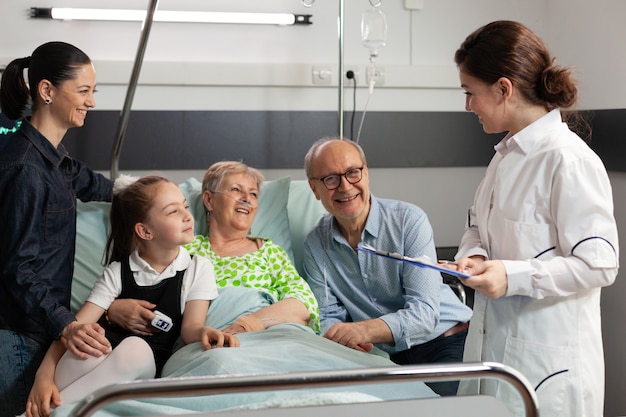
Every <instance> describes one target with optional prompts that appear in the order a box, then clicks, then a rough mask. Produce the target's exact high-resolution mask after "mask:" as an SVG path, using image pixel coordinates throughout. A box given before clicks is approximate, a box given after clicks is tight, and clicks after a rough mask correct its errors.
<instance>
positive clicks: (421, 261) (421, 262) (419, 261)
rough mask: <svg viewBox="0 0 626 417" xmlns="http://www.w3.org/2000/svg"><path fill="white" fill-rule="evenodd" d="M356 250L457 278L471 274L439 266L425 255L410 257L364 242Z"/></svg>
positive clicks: (467, 276)
mask: <svg viewBox="0 0 626 417" xmlns="http://www.w3.org/2000/svg"><path fill="white" fill-rule="evenodd" d="M357 250H360V251H361V252H366V253H371V254H373V255H377V256H382V257H385V258H389V259H393V260H395V261H400V262H404V263H407V264H411V265H415V266H418V267H420V268H430V269H434V270H436V271H439V272H443V273H444V274H449V275H454V276H455V277H459V278H469V277H471V275H470V274H468V273H465V272H461V271H455V270H453V269H448V268H445V267H443V266H440V265H438V264H437V263H435V262H433V261H432V259H430V258H429V257H428V256H426V255H422V256H418V257H417V258H411V257H408V256H404V255H402V254H399V253H396V252H387V251H384V250H379V249H376V248H374V247H372V246H370V245H366V244H362V245H359V246H357Z"/></svg>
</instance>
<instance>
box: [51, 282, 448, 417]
mask: <svg viewBox="0 0 626 417" xmlns="http://www.w3.org/2000/svg"><path fill="white" fill-rule="evenodd" d="M270 302H271V301H270V300H269V298H268V297H266V296H265V295H264V294H263V293H260V292H257V291H256V290H250V289H241V288H231V289H224V290H221V292H220V295H219V297H218V298H217V299H216V300H215V301H214V302H213V303H212V305H211V309H210V310H209V314H208V318H207V324H209V325H212V326H214V327H217V328H223V327H224V326H226V325H228V324H229V323H231V322H232V321H233V320H235V319H236V318H237V317H239V315H241V314H248V313H250V312H253V311H255V310H256V309H258V308H260V307H263V306H264V305H268V304H269V303H270ZM238 337H239V339H240V342H241V346H240V347H238V348H221V349H211V350H206V351H205V350H203V349H202V347H201V345H200V344H199V343H192V344H190V345H187V346H184V347H182V348H180V349H179V350H178V351H176V352H175V353H174V355H173V356H172V357H171V358H170V360H169V361H168V362H167V364H166V365H165V368H164V369H163V376H164V377H167V378H170V377H188V376H207V375H251V374H254V375H258V374H271V373H284V372H300V371H320V370H330V369H356V368H374V367H389V366H393V365H394V364H393V362H391V361H390V360H389V359H387V358H384V357H382V356H378V355H373V354H367V353H362V352H358V351H355V350H353V349H349V348H346V347H344V346H342V345H339V344H337V343H335V342H331V341H329V340H327V339H325V338H323V337H321V336H319V335H316V334H314V332H313V331H312V330H311V329H310V328H308V327H304V326H300V325H296V324H283V325H278V326H273V327H271V328H269V329H267V330H264V331H260V332H251V333H243V334H239V335H238ZM434 396H436V395H435V394H434V393H433V392H432V391H431V390H430V388H428V387H427V386H426V385H424V384H423V383H421V382H406V383H385V384H365V385H359V386H351V387H345V389H338V388H326V389H315V390H312V389H309V390H307V392H303V391H275V392H267V393H264V392H255V393H242V394H237V395H226V394H219V395H214V396H196V397H168V398H154V399H152V398H151V399H142V400H136V401H134V400H133V401H128V400H126V401H122V402H118V403H115V404H111V405H108V406H106V407H105V408H104V409H103V410H102V411H99V412H98V413H96V414H95V415H96V416H99V417H105V416H106V417H110V416H134V415H149V414H150V415H151V414H183V413H189V412H193V411H210V410H223V409H232V408H259V407H284V406H289V405H310V404H334V403H346V402H359V401H380V400H390V399H405V398H421V397H434ZM73 406H74V405H73V404H68V405H66V406H62V407H60V408H58V409H57V410H56V411H55V413H54V414H53V415H54V416H55V417H58V416H66V415H68V414H69V412H70V410H71V409H72V408H73Z"/></svg>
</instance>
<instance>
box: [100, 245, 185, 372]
mask: <svg viewBox="0 0 626 417" xmlns="http://www.w3.org/2000/svg"><path fill="white" fill-rule="evenodd" d="M184 275H185V270H183V271H177V272H176V275H174V276H173V277H170V278H166V279H164V280H163V281H161V282H159V283H158V284H155V285H149V286H140V285H137V282H136V281H135V278H134V276H133V272H132V271H131V270H130V263H129V262H128V257H126V258H124V259H122V261H121V280H122V291H121V292H120V295H118V297H117V298H135V299H141V300H147V301H150V302H151V303H152V304H155V305H156V307H155V310H158V311H160V312H161V313H164V314H165V315H167V316H168V317H169V318H170V319H172V324H173V325H172V327H171V329H170V331H169V332H158V333H155V334H153V335H152V336H138V337H141V338H143V339H144V340H145V341H146V342H147V343H148V344H149V345H150V347H151V348H152V352H153V353H154V361H155V363H156V368H157V376H161V370H162V369H163V366H164V365H165V362H167V360H168V359H169V357H170V356H172V348H173V347H174V343H175V342H176V340H177V339H178V336H179V335H180V330H181V327H182V324H183V313H182V312H181V304H180V295H181V292H182V286H183V277H184ZM98 323H99V324H100V325H101V326H102V327H104V330H105V331H106V337H107V339H109V341H110V342H111V345H112V346H113V347H116V346H117V345H119V344H120V342H121V341H122V340H124V339H125V338H127V337H128V336H136V335H135V334H134V333H133V332H131V331H130V330H126V329H122V328H121V327H117V326H114V325H112V324H110V323H109V322H108V320H106V318H105V317H104V316H103V317H101V318H100V320H99V321H98Z"/></svg>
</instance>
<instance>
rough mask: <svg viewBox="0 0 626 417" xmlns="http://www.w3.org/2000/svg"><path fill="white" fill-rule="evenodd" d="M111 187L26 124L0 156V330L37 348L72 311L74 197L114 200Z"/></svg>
mask: <svg viewBox="0 0 626 417" xmlns="http://www.w3.org/2000/svg"><path fill="white" fill-rule="evenodd" d="M111 191H112V187H111V181H110V180H109V179H107V178H106V177H104V176H103V175H100V174H97V173H95V172H93V171H92V170H91V169H89V168H88V167H87V166H86V165H84V164H83V163H82V162H80V161H77V160H74V159H72V158H71V157H70V156H69V155H68V154H67V152H66V150H65V148H64V147H63V145H59V147H58V148H55V147H54V146H53V145H52V144H51V143H50V142H49V141H48V140H47V139H46V138H45V137H44V136H43V135H41V133H39V131H37V129H35V128H34V127H33V126H32V125H31V124H30V123H29V121H27V120H25V121H24V122H23V123H22V125H21V126H20V130H18V131H17V132H16V133H15V134H14V135H13V136H12V137H10V138H9V139H8V142H7V144H6V146H5V147H4V148H3V149H2V150H1V151H0V328H4V329H8V330H12V331H16V332H20V333H22V334H24V335H26V336H28V337H31V338H33V339H35V340H37V341H39V342H41V343H49V342H50V341H51V340H52V339H56V338H58V337H60V335H61V332H62V331H63V329H64V328H65V326H67V325H68V324H69V323H70V322H72V321H73V320H75V317H74V315H73V314H72V313H71V312H70V310H69V303H70V293H71V283H72V275H73V272H74V250H75V243H76V198H79V199H81V200H82V201H92V200H96V201H111Z"/></svg>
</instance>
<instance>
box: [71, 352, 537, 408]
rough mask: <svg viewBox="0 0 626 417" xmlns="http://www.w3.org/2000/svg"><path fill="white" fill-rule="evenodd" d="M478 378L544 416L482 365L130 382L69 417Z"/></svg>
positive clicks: (532, 399)
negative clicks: (158, 403)
mask: <svg viewBox="0 0 626 417" xmlns="http://www.w3.org/2000/svg"><path fill="white" fill-rule="evenodd" d="M475 378H493V379H499V380H502V381H505V382H507V383H509V384H510V385H511V386H513V387H514V388H515V390H516V391H517V392H518V393H519V395H520V398H521V401H522V403H523V404H524V409H525V415H526V416H527V417H538V416H539V411H538V403H537V397H536V395H535V391H534V390H533V388H532V386H530V383H529V382H528V380H526V378H525V377H524V376H523V375H522V374H521V373H520V372H518V371H517V370H515V369H513V368H511V367H509V366H506V365H503V364H500V363H495V362H482V363H458V364H433V365H407V366H394V367H383V368H367V369H347V370H334V371H314V372H297V373H280V374H269V375H250V376H234V375H227V376H223V375H222V376H213V377H188V378H171V379H168V378H164V379H152V380H139V381H131V382H125V383H121V384H116V385H110V386H107V387H104V388H101V389H99V390H97V391H96V392H94V393H93V394H91V395H89V396H88V397H86V398H85V399H83V400H82V401H81V402H79V403H78V404H77V405H76V407H75V408H74V409H73V410H72V412H71V413H70V414H69V416H68V417H88V416H91V415H92V414H93V413H94V412H96V411H97V410H98V409H99V408H101V407H103V406H105V405H107V404H109V403H111V402H114V401H120V400H125V399H139V398H148V397H166V396H170V397H172V396H192V395H215V394H234V393H241V392H258V391H270V390H293V389H298V388H321V387H335V386H341V385H346V384H348V383H350V384H352V385H354V384H373V383H381V382H403V381H404V382H406V381H408V380H412V381H428V382H434V381H449V380H462V379H475ZM445 398H461V397H445ZM438 400H439V399H438Z"/></svg>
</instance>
